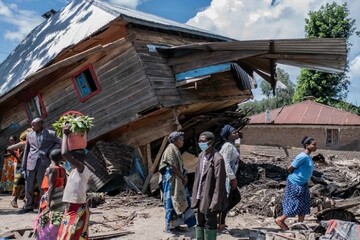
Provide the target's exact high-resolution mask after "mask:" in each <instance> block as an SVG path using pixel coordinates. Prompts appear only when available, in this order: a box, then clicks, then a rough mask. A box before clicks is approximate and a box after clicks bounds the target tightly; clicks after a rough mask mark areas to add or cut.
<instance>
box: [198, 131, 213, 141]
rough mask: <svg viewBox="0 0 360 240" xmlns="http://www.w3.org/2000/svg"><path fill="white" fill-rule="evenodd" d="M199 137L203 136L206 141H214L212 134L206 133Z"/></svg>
mask: <svg viewBox="0 0 360 240" xmlns="http://www.w3.org/2000/svg"><path fill="white" fill-rule="evenodd" d="M200 136H205V137H206V139H207V140H214V139H215V135H214V134H213V133H212V132H208V131H206V132H203V133H201V134H200Z"/></svg>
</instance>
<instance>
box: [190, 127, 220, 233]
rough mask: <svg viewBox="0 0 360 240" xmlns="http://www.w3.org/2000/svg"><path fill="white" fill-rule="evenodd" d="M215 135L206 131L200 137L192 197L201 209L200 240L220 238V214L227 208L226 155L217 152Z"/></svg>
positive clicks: (199, 220) (197, 228) (195, 204)
mask: <svg viewBox="0 0 360 240" xmlns="http://www.w3.org/2000/svg"><path fill="white" fill-rule="evenodd" d="M214 141H215V136H214V134H213V133H211V132H203V133H201V134H200V137H199V147H200V149H201V150H202V152H201V153H200V154H199V157H198V159H199V161H198V164H197V168H196V172H195V180H194V186H193V191H192V197H191V207H192V208H197V209H198V213H197V227H196V239H198V240H213V239H216V235H217V230H216V229H217V214H218V213H219V212H221V211H222V210H223V209H225V207H226V190H225V187H224V186H225V181H226V172H225V165H224V160H223V158H222V156H221V155H220V154H219V153H218V152H217V151H216V150H215V149H214V147H213V145H214Z"/></svg>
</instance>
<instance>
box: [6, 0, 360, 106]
mask: <svg viewBox="0 0 360 240" xmlns="http://www.w3.org/2000/svg"><path fill="white" fill-rule="evenodd" d="M107 1H110V2H115V3H117V4H121V5H123V6H126V7H130V8H134V9H138V10H141V11H144V12H148V13H151V14H155V15H159V16H162V17H165V18H169V19H172V20H175V21H178V22H182V23H188V24H190V25H193V26H196V27H199V28H203V29H206V30H209V31H212V32H214V33H218V34H222V35H225V36H228V37H232V38H235V39H239V40H245V39H279V38H302V37H304V25H305V20H304V19H305V18H306V17H307V13H308V12H309V11H315V10H318V9H319V8H320V6H321V5H322V4H325V3H327V2H329V3H331V2H333V1H329V0H305V1H304V0H212V1H211V0H180V1H179V0H107ZM67 2H68V0H0V62H2V61H3V60H4V59H5V58H6V57H7V55H8V54H9V53H10V52H11V51H12V50H14V48H15V47H16V46H17V44H18V43H19V42H20V41H21V40H22V39H23V38H24V37H25V36H26V35H27V34H28V33H29V32H30V31H31V30H32V29H33V28H34V27H35V26H37V25H38V24H40V23H41V22H42V21H43V19H42V17H41V14H43V13H44V12H46V11H48V10H50V9H52V8H53V9H55V10H60V9H61V8H62V7H63V6H65V5H66V4H67ZM335 2H337V3H339V4H341V3H344V2H347V3H348V8H349V9H350V12H351V17H352V18H354V19H356V27H357V30H358V31H360V14H359V9H360V0H352V1H344V0H337V1H335ZM351 43H352V44H353V46H352V47H351V52H350V56H349V63H350V72H349V77H350V80H351V85H350V88H349V89H350V92H349V95H348V101H350V102H352V103H354V104H356V105H360V99H359V98H358V97H357V95H358V94H359V92H360V37H357V36H355V35H354V36H353V37H352V38H351ZM285 70H286V71H288V72H289V73H290V76H291V80H292V81H294V82H295V80H296V77H297V75H298V74H299V70H298V69H297V68H290V67H288V68H285ZM255 94H256V96H257V97H259V94H258V91H255ZM358 99H359V100H358Z"/></svg>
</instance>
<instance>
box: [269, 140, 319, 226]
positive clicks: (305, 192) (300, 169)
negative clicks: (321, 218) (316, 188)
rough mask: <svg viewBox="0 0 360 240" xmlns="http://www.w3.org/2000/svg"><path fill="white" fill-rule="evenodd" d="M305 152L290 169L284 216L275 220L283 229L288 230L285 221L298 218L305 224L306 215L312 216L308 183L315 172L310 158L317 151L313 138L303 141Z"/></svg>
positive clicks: (284, 201) (284, 202) (285, 194)
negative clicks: (289, 218)
mask: <svg viewBox="0 0 360 240" xmlns="http://www.w3.org/2000/svg"><path fill="white" fill-rule="evenodd" d="M301 143H302V145H303V146H304V149H305V150H304V151H303V152H302V153H300V154H299V155H297V156H296V158H295V159H294V161H293V162H292V163H291V165H290V166H289V167H288V171H289V172H290V174H289V176H288V179H287V182H286V188H285V193H284V199H283V204H282V205H283V215H282V216H281V217H278V218H277V219H275V223H276V224H277V225H278V226H279V227H280V228H281V229H282V230H288V229H289V228H288V226H287V225H286V224H285V220H286V219H287V218H288V217H295V216H296V215H297V216H298V222H303V221H304V219H305V215H306V214H310V207H311V201H310V191H309V187H308V181H309V180H310V177H311V176H312V173H313V171H314V163H313V160H312V158H311V156H310V154H311V153H312V152H315V151H316V149H317V148H316V142H315V140H314V139H313V138H311V137H304V139H303V140H302V141H301Z"/></svg>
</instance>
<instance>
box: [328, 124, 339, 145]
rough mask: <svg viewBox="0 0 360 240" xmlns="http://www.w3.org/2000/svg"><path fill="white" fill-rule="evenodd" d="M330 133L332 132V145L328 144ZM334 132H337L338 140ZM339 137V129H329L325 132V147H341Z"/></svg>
mask: <svg viewBox="0 0 360 240" xmlns="http://www.w3.org/2000/svg"><path fill="white" fill-rule="evenodd" d="M328 131H331V143H328V137H329V134H328ZM334 132H337V139H335V137H334ZM339 135H340V131H339V129H337V128H327V129H326V131H325V145H326V146H336V145H339ZM335 140H336V141H335Z"/></svg>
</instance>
